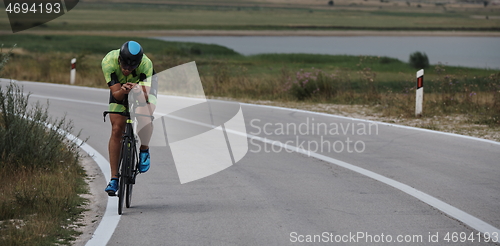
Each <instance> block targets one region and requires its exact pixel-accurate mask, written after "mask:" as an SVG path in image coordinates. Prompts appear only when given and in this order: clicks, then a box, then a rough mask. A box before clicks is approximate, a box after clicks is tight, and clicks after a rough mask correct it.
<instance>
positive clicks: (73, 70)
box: [69, 58, 76, 85]
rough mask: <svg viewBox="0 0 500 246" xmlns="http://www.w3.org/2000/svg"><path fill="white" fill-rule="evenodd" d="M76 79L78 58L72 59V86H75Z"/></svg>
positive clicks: (70, 80)
mask: <svg viewBox="0 0 500 246" xmlns="http://www.w3.org/2000/svg"><path fill="white" fill-rule="evenodd" d="M75 79H76V58H73V59H71V72H70V79H69V82H70V84H72V85H74V84H75Z"/></svg>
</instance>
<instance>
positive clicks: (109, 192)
mask: <svg viewBox="0 0 500 246" xmlns="http://www.w3.org/2000/svg"><path fill="white" fill-rule="evenodd" d="M107 193H108V196H116V193H115V192H112V191H108V192H107Z"/></svg>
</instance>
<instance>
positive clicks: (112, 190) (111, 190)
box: [104, 178, 118, 196]
mask: <svg viewBox="0 0 500 246" xmlns="http://www.w3.org/2000/svg"><path fill="white" fill-rule="evenodd" d="M117 190H118V179H117V178H112V179H111V181H109V184H108V186H106V189H104V191H106V192H107V193H108V196H116V191H117Z"/></svg>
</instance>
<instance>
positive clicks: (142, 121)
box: [136, 103, 156, 150]
mask: <svg viewBox="0 0 500 246" xmlns="http://www.w3.org/2000/svg"><path fill="white" fill-rule="evenodd" d="M155 108H156V105H154V104H152V103H149V104H147V105H146V106H142V107H138V108H137V109H136V112H137V113H138V114H142V115H150V116H152V115H153V112H154V110H155ZM137 130H138V132H137V135H138V136H139V139H140V140H141V147H140V149H141V150H146V149H149V142H150V141H151V135H152V134H153V121H152V119H151V118H150V117H141V116H139V117H137Z"/></svg>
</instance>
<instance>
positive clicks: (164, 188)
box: [0, 80, 500, 245]
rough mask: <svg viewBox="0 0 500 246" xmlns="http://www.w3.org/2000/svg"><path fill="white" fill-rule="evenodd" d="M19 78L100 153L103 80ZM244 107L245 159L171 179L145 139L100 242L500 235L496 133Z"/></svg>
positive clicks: (168, 158) (419, 240) (468, 239)
mask: <svg viewBox="0 0 500 246" xmlns="http://www.w3.org/2000/svg"><path fill="white" fill-rule="evenodd" d="M17 83H18V84H22V85H23V86H24V91H25V92H28V91H29V92H31V93H32V95H31V99H32V100H33V101H35V100H39V101H41V102H42V103H45V102H46V101H47V99H48V100H49V101H50V106H49V112H50V113H51V115H53V116H54V117H62V116H64V115H65V116H66V118H67V119H71V120H72V121H73V122H74V126H75V127H74V128H75V130H76V131H79V130H80V129H81V134H80V138H82V139H86V138H88V140H87V144H88V145H90V146H92V147H93V148H94V149H95V150H97V151H98V152H99V153H101V154H102V155H103V156H104V157H106V158H107V156H108V155H107V144H108V139H109V134H110V124H109V121H108V122H106V123H104V122H103V119H102V111H104V110H106V109H107V106H106V105H107V100H108V96H109V92H108V90H100V89H91V88H83V87H73V86H60V85H51V84H44V83H30V82H27V83H24V82H17ZM0 84H1V85H2V88H3V87H4V86H5V85H6V81H5V80H2V81H1V83H0ZM241 109H242V112H243V115H244V118H245V124H246V130H247V134H249V135H248V144H249V145H248V152H247V154H246V155H245V156H244V158H243V159H241V160H240V161H239V162H237V163H236V164H234V165H232V166H231V167H229V168H227V169H225V170H223V171H221V172H219V173H216V174H214V175H211V176H209V177H206V178H203V179H200V180H196V181H193V182H189V183H186V184H180V180H179V177H178V175H177V171H176V168H175V165H174V159H173V155H172V151H171V150H170V149H169V148H168V146H167V147H152V149H151V158H152V160H151V162H152V167H151V170H150V171H149V172H148V173H146V174H141V175H140V176H139V177H138V180H137V185H136V186H135V187H134V197H133V201H132V207H131V208H128V209H124V215H122V216H120V217H118V218H119V222H118V224H117V226H116V228H112V229H113V230H111V231H112V232H113V234H112V235H111V237H110V238H109V241H107V242H104V241H101V242H95V241H94V242H93V244H94V245H105V244H106V243H107V245H289V244H291V245H294V244H302V243H304V244H307V242H309V241H312V242H316V243H320V242H321V243H325V244H335V245H343V244H349V245H358V244H359V245H366V244H368V245H373V244H381V245H386V244H388V241H392V244H395V245H398V244H413V245H443V244H448V243H450V244H457V243H459V244H460V245H478V242H479V240H481V244H480V245H483V244H484V245H490V244H492V243H484V241H485V238H484V237H483V236H484V235H483V233H482V232H479V231H478V230H481V229H478V228H489V229H491V231H490V232H491V234H492V236H493V237H495V235H497V237H500V235H498V232H499V231H500V230H499V229H497V228H500V205H499V204H500V178H499V174H500V144H498V143H495V142H491V141H482V140H479V139H474V138H466V137H460V136H456V135H451V134H442V133H437V132H432V131H425V130H418V129H413V128H407V127H399V126H394V125H388V124H383V123H376V122H368V121H362V120H355V119H348V118H343V117H337V116H331V115H325V114H317V113H312V112H305V111H298V110H290V109H283V108H274V107H263V106H256V105H248V104H242V105H241ZM157 111H159V112H158V113H162V112H160V109H158V110H157ZM163 113H166V112H163ZM167 134H168V133H167ZM285 144H286V147H285ZM290 146H295V147H298V150H299V152H300V149H305V150H308V149H309V150H313V152H315V153H312V154H311V153H310V154H309V155H308V153H307V152H304V153H297V151H295V152H294V151H292V150H293V147H290ZM295 150H297V149H295ZM346 165H347V166H346ZM102 189H104V187H102ZM405 191H406V192H405ZM103 192H104V191H103ZM422 194H423V195H422ZM111 199H112V200H111V202H115V201H116V198H111ZM436 204H437V205H436ZM441 205H443V206H441ZM457 211H458V212H457ZM471 218H472V219H471ZM103 221H104V220H103ZM476 222H477V223H476ZM483 232H484V231H483ZM495 233H496V234H495ZM497 240H498V238H497ZM399 241H402V242H399ZM461 241H463V242H461Z"/></svg>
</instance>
